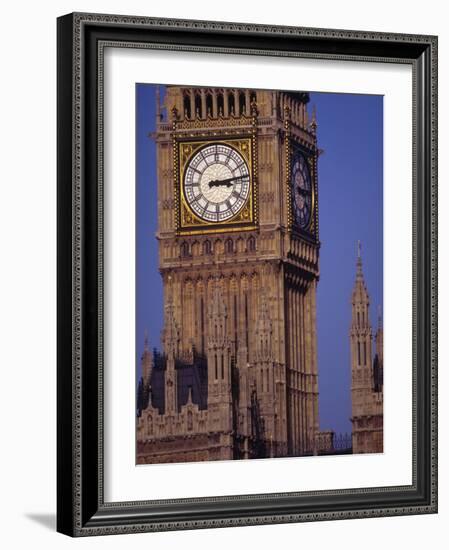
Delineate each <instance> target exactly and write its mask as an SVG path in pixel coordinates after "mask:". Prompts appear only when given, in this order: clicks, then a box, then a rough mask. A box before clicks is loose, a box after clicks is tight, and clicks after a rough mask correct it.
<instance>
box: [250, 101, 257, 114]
mask: <svg viewBox="0 0 449 550" xmlns="http://www.w3.org/2000/svg"><path fill="white" fill-rule="evenodd" d="M250 107H251V115H252V116H257V101H256V100H255V99H253V100H252V101H251V105H250Z"/></svg>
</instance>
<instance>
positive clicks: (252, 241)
mask: <svg viewBox="0 0 449 550" xmlns="http://www.w3.org/2000/svg"><path fill="white" fill-rule="evenodd" d="M255 251H256V239H255V238H254V237H250V238H249V239H248V252H255Z"/></svg>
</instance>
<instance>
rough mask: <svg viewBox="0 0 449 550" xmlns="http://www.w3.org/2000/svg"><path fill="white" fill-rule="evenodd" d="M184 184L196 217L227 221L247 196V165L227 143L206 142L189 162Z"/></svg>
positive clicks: (248, 186) (236, 211) (188, 200)
mask: <svg viewBox="0 0 449 550" xmlns="http://www.w3.org/2000/svg"><path fill="white" fill-rule="evenodd" d="M183 185H184V196H185V198H186V200H187V203H188V204H189V206H190V208H191V209H192V211H193V212H194V213H195V214H196V215H197V216H198V217H199V218H201V219H202V220H204V221H207V222H211V223H222V222H226V221H227V220H230V219H231V218H233V217H234V216H235V215H236V214H238V213H239V212H240V210H241V209H242V208H243V207H244V206H245V203H246V201H247V200H248V197H249V192H250V175H249V170H248V165H247V164H246V162H245V160H244V158H243V157H242V155H241V154H240V153H239V152H238V151H237V150H236V149H234V148H233V147H230V146H229V145H226V144H224V143H216V144H212V145H206V146H205V147H202V148H201V149H200V150H199V151H198V152H197V153H195V154H194V156H193V157H192V159H191V160H190V162H189V163H188V165H187V168H186V171H185V174H184V182H183Z"/></svg>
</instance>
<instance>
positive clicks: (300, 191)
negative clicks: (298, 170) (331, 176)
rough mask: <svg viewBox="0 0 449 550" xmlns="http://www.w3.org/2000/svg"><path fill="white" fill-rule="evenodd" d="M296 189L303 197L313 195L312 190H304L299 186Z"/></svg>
mask: <svg viewBox="0 0 449 550" xmlns="http://www.w3.org/2000/svg"><path fill="white" fill-rule="evenodd" d="M296 189H297V190H298V193H299V194H300V195H303V196H307V195H311V194H312V193H311V191H310V189H304V188H303V187H300V186H299V185H297V186H296Z"/></svg>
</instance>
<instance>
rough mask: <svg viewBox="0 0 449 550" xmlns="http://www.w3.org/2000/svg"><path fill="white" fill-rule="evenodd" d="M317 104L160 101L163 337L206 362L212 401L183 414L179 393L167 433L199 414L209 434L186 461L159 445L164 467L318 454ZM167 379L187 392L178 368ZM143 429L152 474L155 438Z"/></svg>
mask: <svg viewBox="0 0 449 550" xmlns="http://www.w3.org/2000/svg"><path fill="white" fill-rule="evenodd" d="M308 101H309V96H308V94H307V93H301V92H279V91H265V90H251V89H227V88H191V87H190V88H189V87H180V86H167V87H166V89H165V95H164V99H163V106H162V107H161V106H160V105H159V103H160V101H159V98H158V106H157V129H156V133H155V140H156V144H157V166H158V183H157V185H158V189H157V191H158V233H157V238H158V241H159V268H160V272H161V276H162V279H163V284H164V301H165V307H166V311H169V313H170V315H169V317H168V318H169V321H168V322H169V323H171V325H172V329H169V328H167V326H165V328H164V334H166V333H168V332H169V333H170V334H176V343H175V344H176V346H175V347H176V350H177V354H178V356H179V361H180V362H182V361H184V363H185V362H187V363H188V362H190V363H192V364H193V363H194V362H195V357H197V358H203V363H202V364H203V366H204V365H205V367H204V368H205V373H206V374H205V375H204V376H205V382H204V384H203V386H202V387H203V390H202V391H203V395H202V397H201V396H200V395H199V394H200V393H201V391H200V390H198V391H197V392H196V395H194V394H195V392H192V391H190V390H189V392H188V396H187V397H185V398H184V403H183V402H182V401H183V397H182V395H181V394H182V392H181V391H180V390H179V388H178V389H177V390H176V389H175V390H174V393H173V396H174V397H173V401H176V404H175V405H173V403H172V404H171V405H170V406H169V404H168V403H166V404H165V406H164V410H162V411H161V410H159V417H158V422H159V432H158V433H159V434H163V433H165V431H164V430H165V428H164V426H165V425H166V424H167V423H168V424H170V425H171V432H170V433H171V434H172V435H176V434H179V437H180V438H181V436H182V434H183V430H184V431H185V430H187V428H186V426H187V424H185V422H187V421H186V420H185V418H187V416H186V415H187V412H188V410H187V408H186V407H188V406H190V407H193V409H191V412H192V411H193V417H192V416H190V419H191V421H192V422H191V424H190V426H191V430H190V431H191V438H190V440H189V441H192V437H193V434H198V437H200V435H199V434H202V439H201V438H200V439H201V443H200V439H198V444H197V445H196V447H195V445H193V444H192V445H193V446H192V447H191V449H190V450H189V451H186V447H185V446H182V445H181V443H180V446H179V452H178V454H177V455H176V456H175V455H174V454H173V453H175V454H176V451H174V450H173V449H172V451H173V452H172V451H169V450H163V451H160V449H161V447H160V446H159V447H157V448H158V449H159V451H160V452H161V453H162V454H163V453H166V455H164V456H165V458H163V459H162V458H161V460H166V461H179V460H202V459H206V460H207V459H218V458H251V457H259V456H300V455H307V454H313V453H314V452H315V450H316V449H315V441H316V434H317V432H318V430H319V423H318V380H317V348H316V285H317V281H318V277H319V265H318V257H319V238H318V193H317V156H318V148H317V141H316V121H315V116H314V115H313V116H312V117H309V114H308V110H307V103H308ZM163 108H165V113H166V114H165V116H162V114H161V112H162V109H163ZM166 324H167V317H166ZM164 346H165V347H166V346H167V342H166V340H164ZM170 349H171V350H173V349H174V348H173V342H172V344H171V347H170ZM164 353H165V354H166V355H167V349H164ZM167 356H168V355H167ZM179 364H181V363H179ZM170 365H171V366H170ZM165 368H166V375H165V376H166V380H170V381H173V380H174V384H175V386H176V384H179V383H180V378H179V377H180V374H179V372H178V374H177V375H176V361H175V360H174V359H173V361H171V362H170V361H169V360H167V363H166V367H165ZM170 383H173V382H170ZM166 399H168V398H166ZM195 407H196V409H195ZM189 410H190V409H189ZM167 411H172V412H171V413H168V412H167ZM167 414H172V415H173V418H172V420H170V421H168V419H165V420H162V417H163V416H164V415H165V416H166V415H167ZM176 415H178V417H179V418H177V417H176ZM182 415H184V416H183V417H182V418H183V419H184V420H183V419H181V416H182ZM195 415H196V416H195ZM153 416H154V415H153ZM147 417H149V413H145V414H143V415H142V419H141V420H140V424H139V430H140V431H139V432H138V433H139V438H140V440H141V444H142V445H141V456H143V457H144V458H143V459H142V461H143V462H145V461H151V459H150V458H148V457H150V454H151V451H150V449H151V448H152V447H151V445H153V444H154V445H155V443H154V441H153V440H155V439H157V437H156V435H155V433H156V432H151V433H149V431H148V430H149V428H148V425H147V424H146V422H147V421H146V420H145V418H147ZM192 419H193V420H192ZM177 426H178V427H177ZM177 430H178V431H177ZM180 441H181V439H180ZM171 452H172V454H171V455H170V453H171ZM145 453H146V454H145ZM189 453H190V454H189ZM162 454H161V455H160V456H162ZM169 455H170V456H169ZM145 456H146V457H147V459H145Z"/></svg>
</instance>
